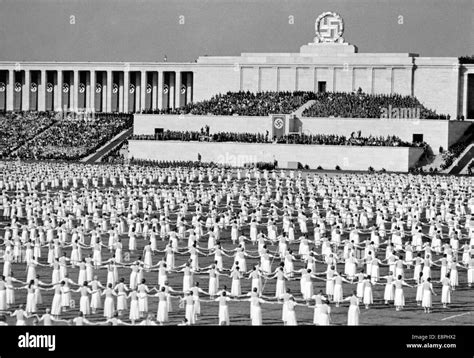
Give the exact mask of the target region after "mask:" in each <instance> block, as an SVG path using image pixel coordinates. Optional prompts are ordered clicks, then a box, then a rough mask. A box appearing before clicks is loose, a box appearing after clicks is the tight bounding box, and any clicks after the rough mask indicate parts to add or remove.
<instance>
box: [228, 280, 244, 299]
mask: <svg viewBox="0 0 474 358" xmlns="http://www.w3.org/2000/svg"><path fill="white" fill-rule="evenodd" d="M230 294H231V295H232V296H240V295H241V294H242V290H241V287H240V280H232V288H231V290H230Z"/></svg>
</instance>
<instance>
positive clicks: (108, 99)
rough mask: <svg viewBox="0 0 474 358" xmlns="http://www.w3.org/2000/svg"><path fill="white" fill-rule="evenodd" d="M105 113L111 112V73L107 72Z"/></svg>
mask: <svg viewBox="0 0 474 358" xmlns="http://www.w3.org/2000/svg"><path fill="white" fill-rule="evenodd" d="M105 108H107V112H109V113H110V112H112V71H111V70H108V71H107V105H106V107H105Z"/></svg>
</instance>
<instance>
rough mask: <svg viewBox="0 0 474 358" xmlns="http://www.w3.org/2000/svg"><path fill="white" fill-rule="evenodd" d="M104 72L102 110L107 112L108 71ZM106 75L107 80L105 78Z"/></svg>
mask: <svg viewBox="0 0 474 358" xmlns="http://www.w3.org/2000/svg"><path fill="white" fill-rule="evenodd" d="M101 72H102V108H101V109H100V110H101V111H102V112H107V74H108V73H107V71H101ZM104 76H105V80H104Z"/></svg>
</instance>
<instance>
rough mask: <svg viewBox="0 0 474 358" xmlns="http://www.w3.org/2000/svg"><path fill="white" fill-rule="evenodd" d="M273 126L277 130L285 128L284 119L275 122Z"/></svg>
mask: <svg viewBox="0 0 474 358" xmlns="http://www.w3.org/2000/svg"><path fill="white" fill-rule="evenodd" d="M273 125H274V126H275V128H276V129H282V128H283V119H281V118H277V119H275V122H273Z"/></svg>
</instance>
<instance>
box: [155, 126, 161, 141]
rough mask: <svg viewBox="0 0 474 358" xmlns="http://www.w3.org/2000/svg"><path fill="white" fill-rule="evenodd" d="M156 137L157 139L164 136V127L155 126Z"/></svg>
mask: <svg viewBox="0 0 474 358" xmlns="http://www.w3.org/2000/svg"><path fill="white" fill-rule="evenodd" d="M155 138H156V139H161V138H163V128H155Z"/></svg>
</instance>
